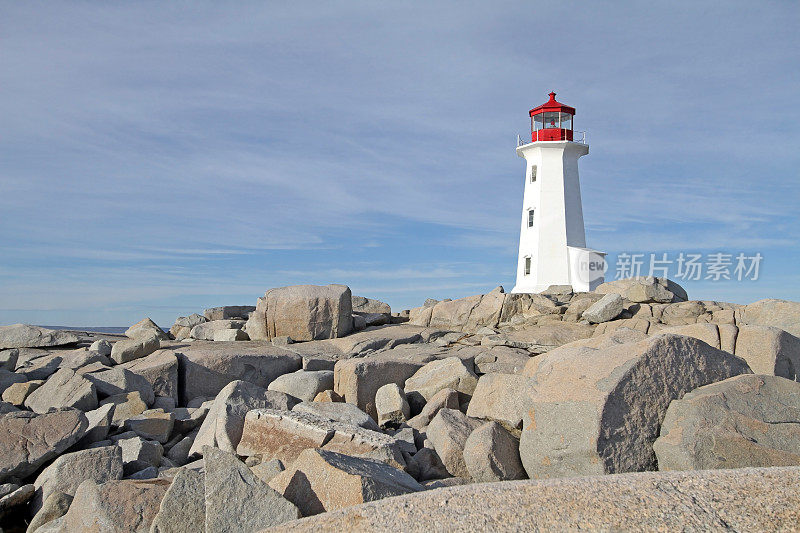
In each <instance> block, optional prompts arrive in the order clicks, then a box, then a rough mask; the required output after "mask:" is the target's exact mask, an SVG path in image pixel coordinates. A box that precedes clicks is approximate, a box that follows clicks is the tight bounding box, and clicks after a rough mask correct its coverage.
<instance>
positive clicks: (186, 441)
mask: <svg viewBox="0 0 800 533" xmlns="http://www.w3.org/2000/svg"><path fill="white" fill-rule="evenodd" d="M196 437H197V432H196V431H193V432H192V433H190V434H188V435H186V436H185V437H183V438H182V439H181V440H179V441H178V442H177V443H175V444H174V445H173V446H172V447H171V448H170V449H169V451H168V452H167V459H169V460H170V461H172V462H173V463H175V464H176V465H178V466H183V465H185V464H186V463H188V462H189V451H190V450H191V449H192V444H194V439H195V438H196Z"/></svg>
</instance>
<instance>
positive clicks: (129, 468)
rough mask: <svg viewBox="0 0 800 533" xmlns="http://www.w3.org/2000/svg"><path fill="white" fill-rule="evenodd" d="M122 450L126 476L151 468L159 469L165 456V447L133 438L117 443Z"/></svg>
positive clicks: (151, 441) (154, 442)
mask: <svg viewBox="0 0 800 533" xmlns="http://www.w3.org/2000/svg"><path fill="white" fill-rule="evenodd" d="M117 446H119V447H120V448H121V449H122V464H123V472H124V474H125V475H126V476H130V475H131V474H133V473H135V472H138V471H140V470H144V469H145V468H148V467H150V466H155V467H158V466H159V465H160V464H161V457H162V456H163V455H164V447H163V446H161V444H159V443H158V442H156V441H153V440H144V439H143V438H141V437H132V438H128V439H121V440H119V441H117Z"/></svg>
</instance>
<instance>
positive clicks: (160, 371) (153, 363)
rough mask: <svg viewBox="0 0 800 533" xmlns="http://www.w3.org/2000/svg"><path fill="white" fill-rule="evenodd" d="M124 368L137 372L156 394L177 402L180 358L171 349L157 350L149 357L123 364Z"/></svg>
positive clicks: (178, 399)
mask: <svg viewBox="0 0 800 533" xmlns="http://www.w3.org/2000/svg"><path fill="white" fill-rule="evenodd" d="M121 366H122V368H124V369H126V370H129V371H131V372H133V373H134V374H137V375H139V376H141V377H143V378H144V379H146V380H147V382H148V383H149V384H150V386H151V388H152V389H153V394H154V395H155V396H161V397H166V398H172V399H173V400H175V403H176V404H177V403H178V402H179V401H180V398H179V397H178V358H177V357H175V353H174V352H173V351H171V350H157V351H155V352H153V353H151V354H150V355H148V356H147V357H142V358H141V359H136V360H134V361H130V362H128V363H125V364H123V365H121Z"/></svg>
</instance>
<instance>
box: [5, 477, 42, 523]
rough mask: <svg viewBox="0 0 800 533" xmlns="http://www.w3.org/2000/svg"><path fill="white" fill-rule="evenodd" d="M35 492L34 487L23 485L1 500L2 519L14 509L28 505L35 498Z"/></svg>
mask: <svg viewBox="0 0 800 533" xmlns="http://www.w3.org/2000/svg"><path fill="white" fill-rule="evenodd" d="M33 490H34V489H33V485H22V486H21V487H18V488H17V489H15V490H14V491H12V492H11V493H9V494H6V495H5V496H3V497H2V498H0V518H2V517H4V516H5V515H6V514H8V513H9V512H11V511H12V510H13V509H14V508H16V507H20V506H22V505H24V504H26V503H28V500H30V499H31V497H32V496H33Z"/></svg>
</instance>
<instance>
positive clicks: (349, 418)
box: [292, 402, 380, 431]
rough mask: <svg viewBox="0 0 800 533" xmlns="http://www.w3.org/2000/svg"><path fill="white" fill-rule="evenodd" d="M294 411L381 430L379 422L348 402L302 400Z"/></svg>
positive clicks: (293, 408)
mask: <svg viewBox="0 0 800 533" xmlns="http://www.w3.org/2000/svg"><path fill="white" fill-rule="evenodd" d="M292 411H298V412H301V413H310V414H312V415H316V416H318V417H321V418H327V419H328V420H334V421H336V422H343V423H345V424H352V425H354V426H359V427H362V428H364V429H370V430H372V431H380V428H379V427H378V424H376V423H375V421H374V420H373V419H372V417H371V416H369V415H368V414H367V413H365V412H364V411H362V410H361V409H359V408H358V407H356V406H355V405H353V404H352V403H346V402H302V403H298V404H297V405H295V406H294V407H292Z"/></svg>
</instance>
